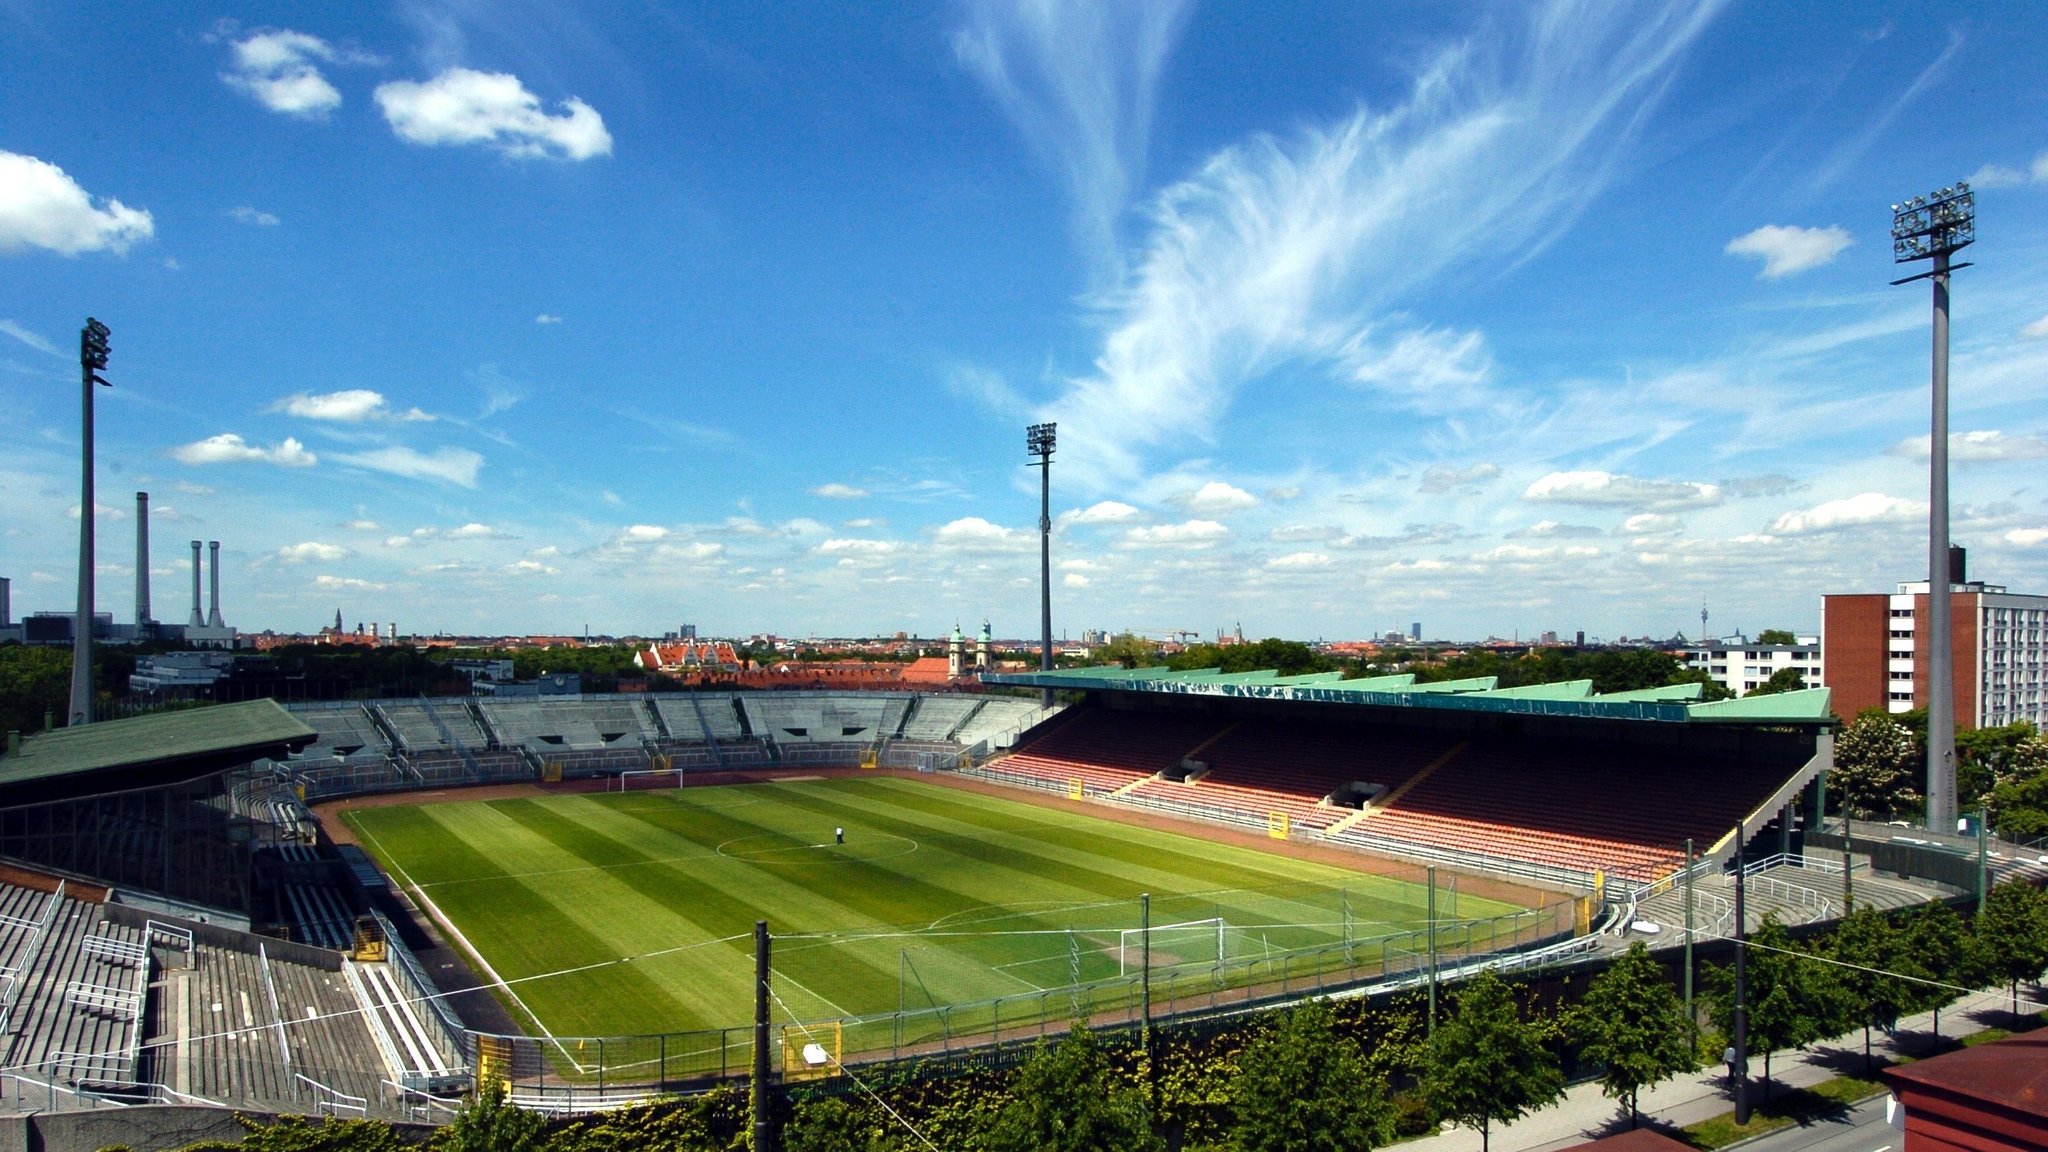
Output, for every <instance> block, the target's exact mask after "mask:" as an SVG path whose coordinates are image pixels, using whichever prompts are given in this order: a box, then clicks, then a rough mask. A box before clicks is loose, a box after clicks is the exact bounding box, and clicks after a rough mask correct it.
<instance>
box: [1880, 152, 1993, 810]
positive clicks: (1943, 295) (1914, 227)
mask: <svg viewBox="0 0 2048 1152" xmlns="http://www.w3.org/2000/svg"><path fill="white" fill-rule="evenodd" d="M1976 239H1977V197H1976V194H1975V193H1973V192H1971V191H1970V186H1969V185H1968V184H1967V183H1963V182H1960V181H1959V182H1957V183H1955V184H1952V185H1950V186H1949V187H1946V188H1943V189H1941V190H1940V191H1938V192H1933V193H1930V194H1928V195H1926V196H1915V197H1913V198H1912V199H1911V200H1908V201H1906V202H1904V203H1902V204H1894V205H1892V260H1893V262H1895V263H1899V264H1907V263H1911V262H1914V261H1918V260H1932V261H1934V267H1933V268H1932V269H1931V270H1929V271H1926V272H1922V273H1920V274H1919V275H1917V276H1908V277H1905V278H1904V279H1902V280H1894V281H1892V283H1893V285H1895V286H1896V285H1899V284H1910V283H1912V282H1913V281H1915V280H1927V281H1930V282H1931V283H1932V284H1933V288H1934V355H1933V360H1934V367H1933V373H1932V376H1933V388H1932V389H1931V391H1932V400H1933V404H1932V409H1933V411H1932V416H1931V418H1930V420H1929V427H1928V437H1927V497H1928V498H1927V620H1926V623H1925V627H1924V628H1923V629H1922V630H1921V631H1922V633H1923V635H1925V637H1926V641H1927V648H1926V651H1927V827H1928V828H1929V829H1930V830H1934V829H1939V830H1940V831H1943V832H1954V831H1955V827H1956V807H1957V805H1956V716H1955V652H1954V650H1953V647H1952V643H1953V642H1952V641H1951V639H1950V632H1951V627H1952V622H1951V621H1950V619H1949V587H1950V583H1949V582H1950V579H1951V575H1952V574H1951V572H1950V570H1949V558H1948V548H1949V538H1948V278H1949V273H1950V272H1952V271H1954V270H1956V269H1958V268H1968V267H1969V265H1968V264H1953V265H1952V264H1951V263H1950V262H1949V257H1950V256H1951V255H1953V254H1954V253H1956V252H1958V251H1961V250H1962V249H1963V248H1966V247H1968V246H1969V245H1970V244H1971V243H1973V242H1974V241H1975V240H1976Z"/></svg>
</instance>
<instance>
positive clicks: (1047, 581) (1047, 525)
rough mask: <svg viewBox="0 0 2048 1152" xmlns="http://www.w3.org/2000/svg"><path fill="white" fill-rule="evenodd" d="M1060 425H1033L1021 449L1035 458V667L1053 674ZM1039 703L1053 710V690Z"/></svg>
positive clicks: (1043, 692) (1026, 431)
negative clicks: (1055, 464) (1055, 459)
mask: <svg viewBox="0 0 2048 1152" xmlns="http://www.w3.org/2000/svg"><path fill="white" fill-rule="evenodd" d="M1058 432H1059V425H1057V424H1051V423H1047V424H1033V425H1031V426H1030V427H1028V428H1026V429H1024V448H1025V450H1026V451H1027V452H1029V453H1030V454H1031V455H1033V456H1036V457H1038V459H1037V461H1036V462H1034V463H1033V464H1032V465H1031V467H1033V468H1036V469H1038V480H1039V484H1038V626H1039V636H1040V647H1039V649H1038V667H1039V670H1040V671H1042V672H1050V671H1052V452H1053V448H1054V446H1055V445H1057V444H1058V442H1059V435H1058ZM1039 702H1040V703H1041V704H1043V705H1045V706H1046V707H1047V708H1050V707H1052V689H1051V688H1050V687H1047V688H1044V689H1041V690H1040V692H1039Z"/></svg>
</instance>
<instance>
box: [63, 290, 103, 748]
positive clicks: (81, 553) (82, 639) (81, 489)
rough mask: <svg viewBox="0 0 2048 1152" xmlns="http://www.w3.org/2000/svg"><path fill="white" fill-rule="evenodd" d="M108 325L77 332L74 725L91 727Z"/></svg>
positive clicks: (91, 324) (89, 323)
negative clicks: (95, 508)
mask: <svg viewBox="0 0 2048 1152" xmlns="http://www.w3.org/2000/svg"><path fill="white" fill-rule="evenodd" d="M110 335H112V333H111V332H110V331H109V330H108V328H107V326H106V325H105V324H102V323H100V322H99V321H98V320H95V319H93V318H92V317H90V316H88V317H86V318H85V327H84V328H81V329H79V331H78V367H79V372H80V376H81V383H80V396H81V399H80V403H79V412H80V416H79V426H80V435H79V442H78V455H79V479H78V604H77V615H76V617H75V618H74V619H73V620H72V622H71V720H70V723H71V724H73V725H78V724H90V723H92V695H93V692H92V616H93V612H92V609H93V603H92V566H93V551H92V545H93V540H92V529H93V516H92V505H93V495H92V386H93V385H94V384H98V385H101V386H102V387H107V388H111V387H113V385H111V384H109V383H107V381H106V380H105V379H104V378H102V377H101V376H100V372H101V370H103V369H104V368H106V366H107V351H108V349H107V337H108V336H110Z"/></svg>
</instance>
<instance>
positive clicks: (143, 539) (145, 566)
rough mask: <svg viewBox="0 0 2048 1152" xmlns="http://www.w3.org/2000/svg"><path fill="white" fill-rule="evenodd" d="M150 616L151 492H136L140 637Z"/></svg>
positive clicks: (136, 570) (136, 568)
mask: <svg viewBox="0 0 2048 1152" xmlns="http://www.w3.org/2000/svg"><path fill="white" fill-rule="evenodd" d="M150 624H151V620H150V618H149V493H147V492H137V493H136V494H135V634H136V636H137V638H138V639H139V638H140V637H141V635H142V633H143V632H144V631H146V630H147V629H148V627H149V625H150Z"/></svg>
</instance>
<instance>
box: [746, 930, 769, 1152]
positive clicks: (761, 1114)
mask: <svg viewBox="0 0 2048 1152" xmlns="http://www.w3.org/2000/svg"><path fill="white" fill-rule="evenodd" d="M768 949H769V942H768V922H767V921H766V920H756V921H754V1082H753V1085H752V1089H753V1098H754V1099H753V1106H754V1107H753V1112H754V1129H753V1140H752V1141H751V1142H750V1145H749V1152H773V1149H774V1147H775V1121H774V1116H773V1110H772V1109H771V1108H770V1107H769V1105H770V1104H771V1103H773V1101H774V1097H775V1087H774V1085H772V1084H770V1083H769V1082H768V1077H769V1065H768Z"/></svg>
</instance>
